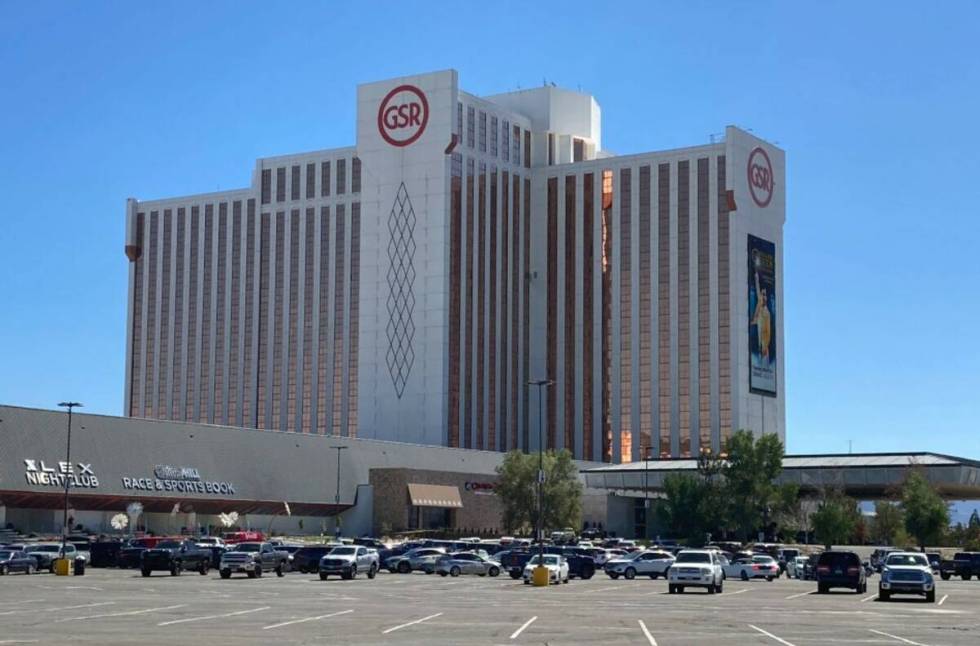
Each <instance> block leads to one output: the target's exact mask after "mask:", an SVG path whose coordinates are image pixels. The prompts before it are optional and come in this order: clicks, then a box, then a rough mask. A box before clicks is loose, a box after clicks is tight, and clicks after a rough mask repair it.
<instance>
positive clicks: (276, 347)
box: [271, 211, 286, 431]
mask: <svg viewBox="0 0 980 646" xmlns="http://www.w3.org/2000/svg"><path fill="white" fill-rule="evenodd" d="M275 254H276V264H275V269H274V270H275V273H276V278H275V281H274V285H275V286H274V288H273V290H272V296H273V318H272V330H273V332H272V341H273V345H272V422H271V423H272V428H273V429H274V430H277V431H281V430H285V429H284V428H283V425H282V388H283V384H282V366H283V357H282V353H283V346H284V345H285V337H284V335H283V331H282V324H283V321H282V311H283V300H284V297H285V293H284V292H285V285H284V283H285V277H286V268H285V262H286V213H285V212H284V211H279V212H277V213H276V246H275Z"/></svg>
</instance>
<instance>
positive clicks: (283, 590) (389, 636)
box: [0, 569, 980, 646]
mask: <svg viewBox="0 0 980 646" xmlns="http://www.w3.org/2000/svg"><path fill="white" fill-rule="evenodd" d="M938 585H939V587H938V594H937V603H935V604H927V603H925V602H923V601H921V600H919V599H917V598H911V597H910V598H908V600H907V601H906V600H904V599H902V600H899V601H894V602H891V603H882V602H878V601H876V599H875V596H876V595H875V594H873V593H874V592H876V590H877V577H872V578H869V580H868V593H867V594H864V595H855V594H852V593H845V592H843V591H841V592H839V593H835V594H829V595H816V594H813V592H814V590H815V587H816V584H815V583H813V582H809V581H794V580H787V579H785V578H781V579H778V580H776V581H774V582H771V583H768V582H765V581H761V580H760V581H752V582H741V581H732V580H729V581H727V582H726V585H725V591H724V593H723V594H720V595H713V596H709V595H708V594H706V593H704V592H702V591H692V592H688V593H686V594H683V595H668V594H667V584H666V582H665V581H664V580H663V579H659V580H656V581H652V580H650V579H639V578H638V579H636V580H633V581H625V580H623V579H619V580H617V581H613V580H611V579H609V578H608V577H607V576H605V575H604V574H602V573H599V574H598V575H597V576H595V577H594V578H592V579H591V580H588V581H579V580H574V579H573V580H572V581H571V583H569V584H568V585H561V586H552V587H549V588H546V589H536V588H533V587H531V586H526V585H523V584H522V583H521V582H520V581H514V580H512V579H510V578H509V577H507V576H506V575H505V576H501V577H498V578H493V579H491V578H480V577H475V576H470V577H467V576H463V577H459V578H449V577H447V578H442V577H439V576H427V575H424V574H421V573H415V574H407V575H399V574H389V573H387V572H382V573H380V574H379V575H378V577H377V578H376V579H375V580H373V581H371V580H368V579H367V578H363V577H361V578H358V579H356V580H354V581H342V580H334V579H331V580H329V581H326V582H323V581H320V580H319V579H318V578H317V577H316V576H315V575H307V574H299V573H290V574H287V575H286V576H285V577H283V578H277V577H275V576H268V575H267V576H264V577H262V578H261V579H247V578H244V577H235V578H233V579H230V580H227V581H223V580H221V579H219V578H218V576H217V573H216V572H212V573H211V574H209V575H208V576H207V577H202V576H200V575H198V574H190V573H185V574H183V575H182V576H180V577H171V576H169V575H164V574H157V575H154V576H153V577H152V578H150V579H144V578H142V577H141V576H140V574H139V572H138V571H136V570H117V569H89V570H88V571H87V572H86V574H85V576H82V577H70V578H68V577H55V576H53V575H50V574H41V575H34V576H23V575H10V576H6V577H0V644H17V643H22V644H62V643H64V642H65V641H66V640H67V639H71V640H72V641H73V642H74V643H90V644H132V643H141V644H168V645H169V644H174V643H191V642H195V643H205V642H208V641H214V640H221V642H222V643H231V642H233V643H236V644H240V643H250V644H267V643H273V642H275V643H280V644H314V643H329V644H596V643H603V644H610V643H611V644H653V645H656V644H659V645H663V646H667V645H671V644H716V643H730V644H739V645H741V644H768V645H774V644H782V645H783V646H800V645H802V644H911V645H928V646H939V645H943V644H971V645H972V644H976V643H978V640H980V582H977V581H971V582H962V581H958V580H957V581H940V582H938Z"/></svg>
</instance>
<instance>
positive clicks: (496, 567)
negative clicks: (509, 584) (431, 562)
mask: <svg viewBox="0 0 980 646" xmlns="http://www.w3.org/2000/svg"><path fill="white" fill-rule="evenodd" d="M435 570H436V573H437V574H439V575H441V576H446V575H449V576H459V575H460V574H477V575H479V576H487V575H490V576H497V575H498V574H500V564H499V563H497V562H495V561H491V560H490V559H487V558H484V557H483V556H480V555H479V554H473V553H472V552H456V553H454V554H446V555H445V556H442V557H440V558H439V559H437V560H436V568H435Z"/></svg>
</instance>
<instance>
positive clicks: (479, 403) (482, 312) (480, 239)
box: [474, 161, 487, 449]
mask: <svg viewBox="0 0 980 646" xmlns="http://www.w3.org/2000/svg"><path fill="white" fill-rule="evenodd" d="M478 182H479V188H478V189H477V223H476V248H477V255H476V257H477V261H476V361H475V362H474V363H475V364H476V374H477V382H476V387H477V395H476V448H477V449H485V448H487V447H486V445H485V443H484V442H485V439H486V431H487V427H486V424H485V423H484V414H483V413H484V411H485V410H486V409H485V407H484V404H485V399H486V398H485V396H484V390H485V389H484V387H483V385H484V375H485V374H486V370H485V368H486V360H485V356H486V353H485V349H486V347H487V341H486V284H487V283H486V266H487V265H486V258H487V233H486V231H487V165H486V163H485V162H482V161H481V162H480V175H479V179H478Z"/></svg>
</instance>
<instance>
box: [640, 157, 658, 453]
mask: <svg viewBox="0 0 980 646" xmlns="http://www.w3.org/2000/svg"><path fill="white" fill-rule="evenodd" d="M639 197H640V205H639V206H640V209H639V216H640V222H639V224H640V226H639V234H640V239H639V241H638V242H639V243H640V244H639V246H638V252H639V256H640V257H639V263H638V265H639V276H640V289H639V297H640V308H639V313H640V321H639V323H640V325H639V333H640V366H639V367H640V370H639V373H640V374H639V384H640V397H639V400H640V402H639V403H640V420H639V427H640V456H641V457H643V458H645V457H646V456H647V452H648V451H649V452H650V453H649V454H650V456H651V457H654V458H655V457H657V453H654V451H658V448H657V445H658V444H659V443H660V442H659V440H660V438H659V437H657V438H654V437H653V416H654V411H655V408H656V404H655V402H654V392H653V378H654V376H653V373H654V366H653V353H654V349H655V348H654V343H655V341H654V339H653V329H652V328H653V321H654V319H653V253H652V251H651V249H650V238H651V229H652V225H653V215H652V213H651V199H650V198H651V196H650V167H649V166H641V167H640V195H639Z"/></svg>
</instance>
